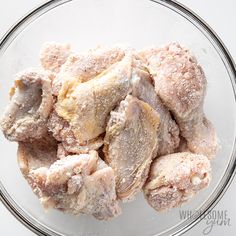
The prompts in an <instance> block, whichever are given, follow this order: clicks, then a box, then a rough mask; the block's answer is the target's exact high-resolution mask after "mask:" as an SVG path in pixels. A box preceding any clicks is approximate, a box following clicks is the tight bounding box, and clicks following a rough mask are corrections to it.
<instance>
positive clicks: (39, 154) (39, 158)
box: [17, 134, 57, 180]
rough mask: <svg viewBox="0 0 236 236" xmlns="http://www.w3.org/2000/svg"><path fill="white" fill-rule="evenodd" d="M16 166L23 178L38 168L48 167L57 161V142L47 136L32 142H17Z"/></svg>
mask: <svg viewBox="0 0 236 236" xmlns="http://www.w3.org/2000/svg"><path fill="white" fill-rule="evenodd" d="M17 157H18V164H19V166H20V169H21V172H22V174H23V175H24V177H25V178H26V179H27V180H28V174H29V172H30V171H32V170H36V169H38V168H40V167H49V166H50V165H51V164H52V163H54V162H55V161H56V160H57V142H56V140H55V139H54V138H53V137H52V136H51V135H49V134H45V136H44V137H42V138H41V139H39V140H35V141H32V142H19V145H18V150H17Z"/></svg>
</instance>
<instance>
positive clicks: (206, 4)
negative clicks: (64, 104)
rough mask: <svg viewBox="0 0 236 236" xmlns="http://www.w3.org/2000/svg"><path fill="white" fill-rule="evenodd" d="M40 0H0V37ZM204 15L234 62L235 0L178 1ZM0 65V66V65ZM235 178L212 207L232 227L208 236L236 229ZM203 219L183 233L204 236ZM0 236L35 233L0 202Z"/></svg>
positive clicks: (226, 227) (235, 42) (31, 234)
mask: <svg viewBox="0 0 236 236" xmlns="http://www.w3.org/2000/svg"><path fill="white" fill-rule="evenodd" d="M42 2H44V1H42V0H7V1H5V0H0V37H2V36H3V34H4V33H5V32H6V31H7V30H8V29H9V27H10V26H11V25H12V24H14V22H15V21H17V20H18V19H19V18H20V17H21V16H22V15H24V14H26V13H27V12H28V11H30V10H31V9H32V8H34V7H36V6H37V5H38V4H40V3H42ZM179 2H181V3H183V4H184V5H186V6H188V7H189V8H191V9H192V10H193V11H195V13H197V14H198V15H199V16H200V17H201V18H203V19H204V20H205V21H206V22H207V23H208V24H209V25H210V26H211V27H212V28H213V29H214V30H215V32H217V34H218V35H219V36H220V38H221V39H222V40H223V42H224V43H225V45H226V47H227V48H228V50H229V51H230V53H231V55H232V56H233V58H234V60H235V61H236V27H235V22H236V1H235V0H225V1H220V0H207V1H204V0H202V1H199V0H179ZM0 66H1V65H0ZM235 197H236V179H235V180H234V181H233V183H232V184H231V186H230V188H229V189H228V191H227V193H226V194H225V195H224V197H223V198H222V199H221V201H220V203H219V204H218V205H217V206H216V208H215V210H227V213H228V217H229V218H230V224H231V226H214V227H213V229H212V231H211V233H210V234H208V235H210V236H213V235H223V234H225V235H228V236H231V235H235V232H236V208H235V199H234V198H235ZM206 226H207V225H206V220H203V221H202V222H200V223H199V224H198V225H197V226H195V227H194V228H193V229H191V230H190V231H189V232H187V233H186V234H185V235H186V236H190V235H191V236H198V235H203V229H204V228H206ZM0 232H1V233H0V235H2V236H14V235H20V236H34V235H35V234H34V233H32V232H30V231H29V230H28V229H27V228H25V227H24V226H23V225H21V223H19V222H18V221H17V220H16V219H15V218H14V217H13V216H12V215H11V214H10V213H9V212H8V211H7V209H6V208H5V207H4V206H3V205H2V203H0Z"/></svg>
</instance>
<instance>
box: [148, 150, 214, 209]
mask: <svg viewBox="0 0 236 236" xmlns="http://www.w3.org/2000/svg"><path fill="white" fill-rule="evenodd" d="M210 180H211V166H210V161H209V160H208V158H207V157H206V156H204V155H198V154H192V153H189V152H180V153H174V154H170V155H166V156H162V157H160V158H157V159H156V160H155V161H154V162H153V163H152V166H151V170H150V173H149V178H148V180H147V182H146V184H145V186H144V195H145V198H146V199H147V201H148V203H149V204H150V205H151V206H152V207H153V208H154V209H155V210H157V211H163V210H168V209H170V208H173V207H177V206H180V205H181V204H182V203H184V202H186V201H188V200H189V199H191V198H192V197H193V196H194V195H195V194H196V193H198V192H199V191H200V190H201V189H203V188H205V187H206V186H208V184H209V182H210Z"/></svg>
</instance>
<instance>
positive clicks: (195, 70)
mask: <svg viewBox="0 0 236 236" xmlns="http://www.w3.org/2000/svg"><path fill="white" fill-rule="evenodd" d="M141 56H143V57H144V58H145V59H146V62H147V68H148V69H149V71H150V73H151V75H152V76H153V78H154V81H155V90H156V92H157V94H158V95H159V96H160V98H161V100H162V101H163V103H164V105H165V106H166V107H167V108H168V109H169V110H170V111H171V112H172V113H173V115H174V117H175V119H176V121H177V123H178V125H179V128H180V131H181V135H182V136H183V137H184V138H185V139H186V141H187V145H188V148H189V149H190V150H191V151H192V152H194V153H200V154H204V155H206V156H208V157H209V158H211V157H213V156H215V154H216V151H217V146H218V145H217V138H216V133H215V130H214V128H213V126H212V124H211V123H210V121H208V120H207V119H206V117H205V115H204V112H203V100H204V95H205V90H206V79H205V75H204V73H203V71H202V69H201V67H200V66H199V65H198V64H197V61H196V59H195V58H194V57H193V56H192V55H191V54H190V52H189V51H188V50H187V49H185V48H183V47H181V46H180V45H179V44H177V43H172V44H169V45H168V46H166V47H163V48H157V49H155V48H154V49H150V50H146V51H144V52H142V53H141Z"/></svg>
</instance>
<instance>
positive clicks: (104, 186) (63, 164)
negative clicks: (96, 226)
mask: <svg viewBox="0 0 236 236" xmlns="http://www.w3.org/2000/svg"><path fill="white" fill-rule="evenodd" d="M29 154H30V153H29ZM24 158H26V159H27V158H28V156H24ZM27 178H28V181H29V183H30V185H31V187H32V189H33V191H34V193H35V194H37V195H38V197H39V198H40V201H41V202H42V204H43V206H44V207H45V208H46V209H50V208H55V209H58V210H61V211H64V212H68V213H72V214H75V215H79V214H89V215H90V214H91V215H93V216H94V217H96V218H97V219H99V220H108V219H110V218H112V217H115V216H117V215H119V214H120V211H121V210H120V208H119V206H118V202H117V200H116V192H115V177H114V172H113V170H112V168H111V167H108V166H107V165H106V164H105V163H104V162H103V161H102V160H101V159H100V158H99V156H98V154H97V152H96V151H91V152H90V153H89V154H81V155H73V156H67V157H64V158H63V159H61V160H57V161H56V162H54V163H53V164H52V165H51V166H50V167H48V165H46V166H44V167H43V166H42V167H39V168H37V169H32V170H30V171H29V173H28V176H27Z"/></svg>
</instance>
